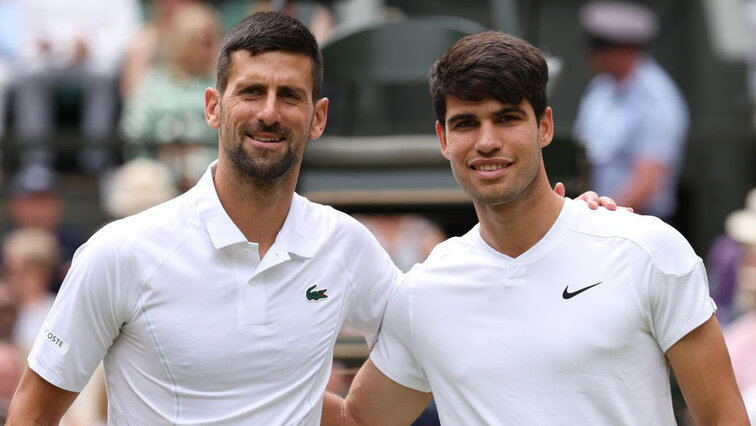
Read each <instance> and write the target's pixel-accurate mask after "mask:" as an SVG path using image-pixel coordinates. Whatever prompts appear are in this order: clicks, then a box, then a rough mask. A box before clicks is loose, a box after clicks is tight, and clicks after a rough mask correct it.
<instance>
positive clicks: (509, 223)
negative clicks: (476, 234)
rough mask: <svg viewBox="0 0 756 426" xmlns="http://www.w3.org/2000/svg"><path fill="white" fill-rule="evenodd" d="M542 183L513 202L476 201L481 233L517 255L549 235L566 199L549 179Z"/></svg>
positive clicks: (494, 245) (490, 242)
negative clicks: (485, 203)
mask: <svg viewBox="0 0 756 426" xmlns="http://www.w3.org/2000/svg"><path fill="white" fill-rule="evenodd" d="M539 186H541V188H537V189H533V191H532V192H531V193H528V194H523V195H522V196H520V197H519V198H518V199H517V200H514V201H512V202H510V203H506V204H501V205H496V206H483V205H479V204H477V203H476V204H475V210H476V212H477V214H478V219H479V220H480V236H481V238H483V240H484V241H485V242H486V243H487V244H488V245H489V246H491V247H492V248H494V249H495V250H496V251H498V252H500V253H503V254H505V255H507V256H509V257H512V258H515V257H517V256H520V255H521V254H523V253H525V252H526V251H528V250H529V249H530V248H531V247H533V246H534V245H536V244H537V243H538V241H540V240H541V238H543V237H544V236H545V235H546V233H547V232H548V231H549V229H551V227H552V226H553V225H554V223H555V222H556V220H557V218H558V217H559V213H560V212H561V210H562V206H563V205H564V199H563V198H562V197H561V196H559V195H557V194H556V193H555V192H554V191H552V190H551V188H550V187H549V184H548V181H546V182H545V183H542V184H540V185H539ZM544 188H545V190H544Z"/></svg>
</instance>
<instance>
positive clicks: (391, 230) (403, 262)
mask: <svg viewBox="0 0 756 426" xmlns="http://www.w3.org/2000/svg"><path fill="white" fill-rule="evenodd" d="M354 217H355V219H357V220H358V221H360V222H362V224H363V225H365V226H366V227H367V228H368V229H369V230H370V232H372V233H373V235H375V237H376V239H378V242H379V243H380V244H381V246H383V248H384V249H385V250H386V251H387V252H388V254H389V256H391V259H392V260H393V261H394V263H395V264H396V266H397V267H399V269H401V270H402V271H405V272H406V271H408V270H409V269H410V268H411V267H412V265H414V264H416V263H419V262H422V261H424V260H425V258H426V257H427V256H428V255H429V254H430V252H431V250H433V247H435V246H436V244H438V243H440V242H441V241H444V240H445V239H446V235H444V232H443V231H442V230H441V229H440V228H439V227H438V226H436V225H435V224H434V223H433V222H431V221H429V220H427V219H425V218H424V217H422V216H420V215H416V214H391V215H381V214H375V215H367V214H358V215H355V216H354Z"/></svg>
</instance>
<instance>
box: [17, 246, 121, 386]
mask: <svg viewBox="0 0 756 426" xmlns="http://www.w3.org/2000/svg"><path fill="white" fill-rule="evenodd" d="M93 239H94V238H93ZM116 259H117V256H116V253H115V249H114V248H113V247H108V246H107V245H106V244H102V242H100V243H97V242H92V240H90V241H89V242H87V243H85V244H84V245H83V246H82V247H81V248H79V250H77V252H76V254H75V255H74V258H73V262H72V265H71V268H70V269H69V272H68V274H67V276H66V279H65V280H64V281H63V285H62V286H61V290H60V292H59V293H58V296H57V297H56V299H55V303H54V304H53V307H52V309H51V310H50V312H49V314H48V315H47V318H46V319H45V322H44V325H43V326H42V329H41V331H40V333H39V335H38V336H37V338H36V341H35V343H34V346H33V348H32V350H31V352H30V354H29V357H28V361H29V366H30V368H31V369H32V370H34V371H35V372H36V373H37V374H39V375H40V376H41V377H42V378H44V379H45V380H47V381H48V382H50V383H51V384H53V385H55V386H57V387H59V388H62V389H65V390H68V391H72V392H80V391H81V390H82V389H83V388H84V386H85V385H86V384H87V382H88V381H89V377H90V376H91V375H92V373H93V372H94V370H95V368H96V367H97V365H98V364H99V362H100V361H101V360H102V358H103V357H104V356H105V353H106V352H107V350H108V348H109V347H110V346H111V345H112V344H113V341H114V340H115V338H116V337H117V336H118V333H119V330H120V327H121V325H122V324H123V323H124V322H126V321H127V318H128V317H129V316H130V315H129V314H130V312H131V309H132V308H133V306H134V300H135V299H134V297H132V296H131V295H129V293H130V291H129V289H130V287H129V286H126V285H124V279H128V275H129V273H128V272H127V273H125V274H123V276H121V277H118V275H117V274H118V272H119V269H123V268H119V267H118V265H117V262H116Z"/></svg>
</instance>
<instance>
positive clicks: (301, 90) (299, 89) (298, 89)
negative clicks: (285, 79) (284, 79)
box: [278, 85, 307, 98]
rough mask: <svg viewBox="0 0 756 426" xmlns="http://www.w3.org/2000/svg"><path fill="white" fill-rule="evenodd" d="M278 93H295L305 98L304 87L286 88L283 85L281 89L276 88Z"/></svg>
mask: <svg viewBox="0 0 756 426" xmlns="http://www.w3.org/2000/svg"><path fill="white" fill-rule="evenodd" d="M278 92H279V93H280V92H291V93H296V94H298V95H300V96H303V97H305V98H306V97H307V89H305V88H304V87H299V86H287V85H284V86H281V87H279V88H278Z"/></svg>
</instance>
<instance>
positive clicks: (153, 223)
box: [89, 195, 198, 247]
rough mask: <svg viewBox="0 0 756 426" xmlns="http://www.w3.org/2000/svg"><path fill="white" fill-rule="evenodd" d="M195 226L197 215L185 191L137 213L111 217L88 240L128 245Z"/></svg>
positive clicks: (152, 239) (105, 243)
mask: <svg viewBox="0 0 756 426" xmlns="http://www.w3.org/2000/svg"><path fill="white" fill-rule="evenodd" d="M196 226H198V219H197V217H196V214H195V212H194V210H193V209H191V203H187V198H186V196H185V195H182V196H179V197H176V198H174V199H172V200H169V201H166V202H164V203H162V204H159V205H157V206H154V207H151V208H149V209H146V210H144V211H142V212H140V213H137V214H134V215H131V216H127V217H125V218H121V219H117V220H114V221H112V222H110V223H108V224H106V225H105V226H103V227H102V228H100V229H99V230H98V231H97V232H95V234H94V235H93V236H92V238H90V241H89V244H97V245H112V244H117V245H119V246H123V247H127V246H129V245H130V244H137V245H142V244H144V243H145V242H147V241H160V240H161V239H163V240H165V239H172V237H175V236H176V235H178V234H184V233H185V232H187V230H188V229H190V228H194V227H196Z"/></svg>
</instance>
